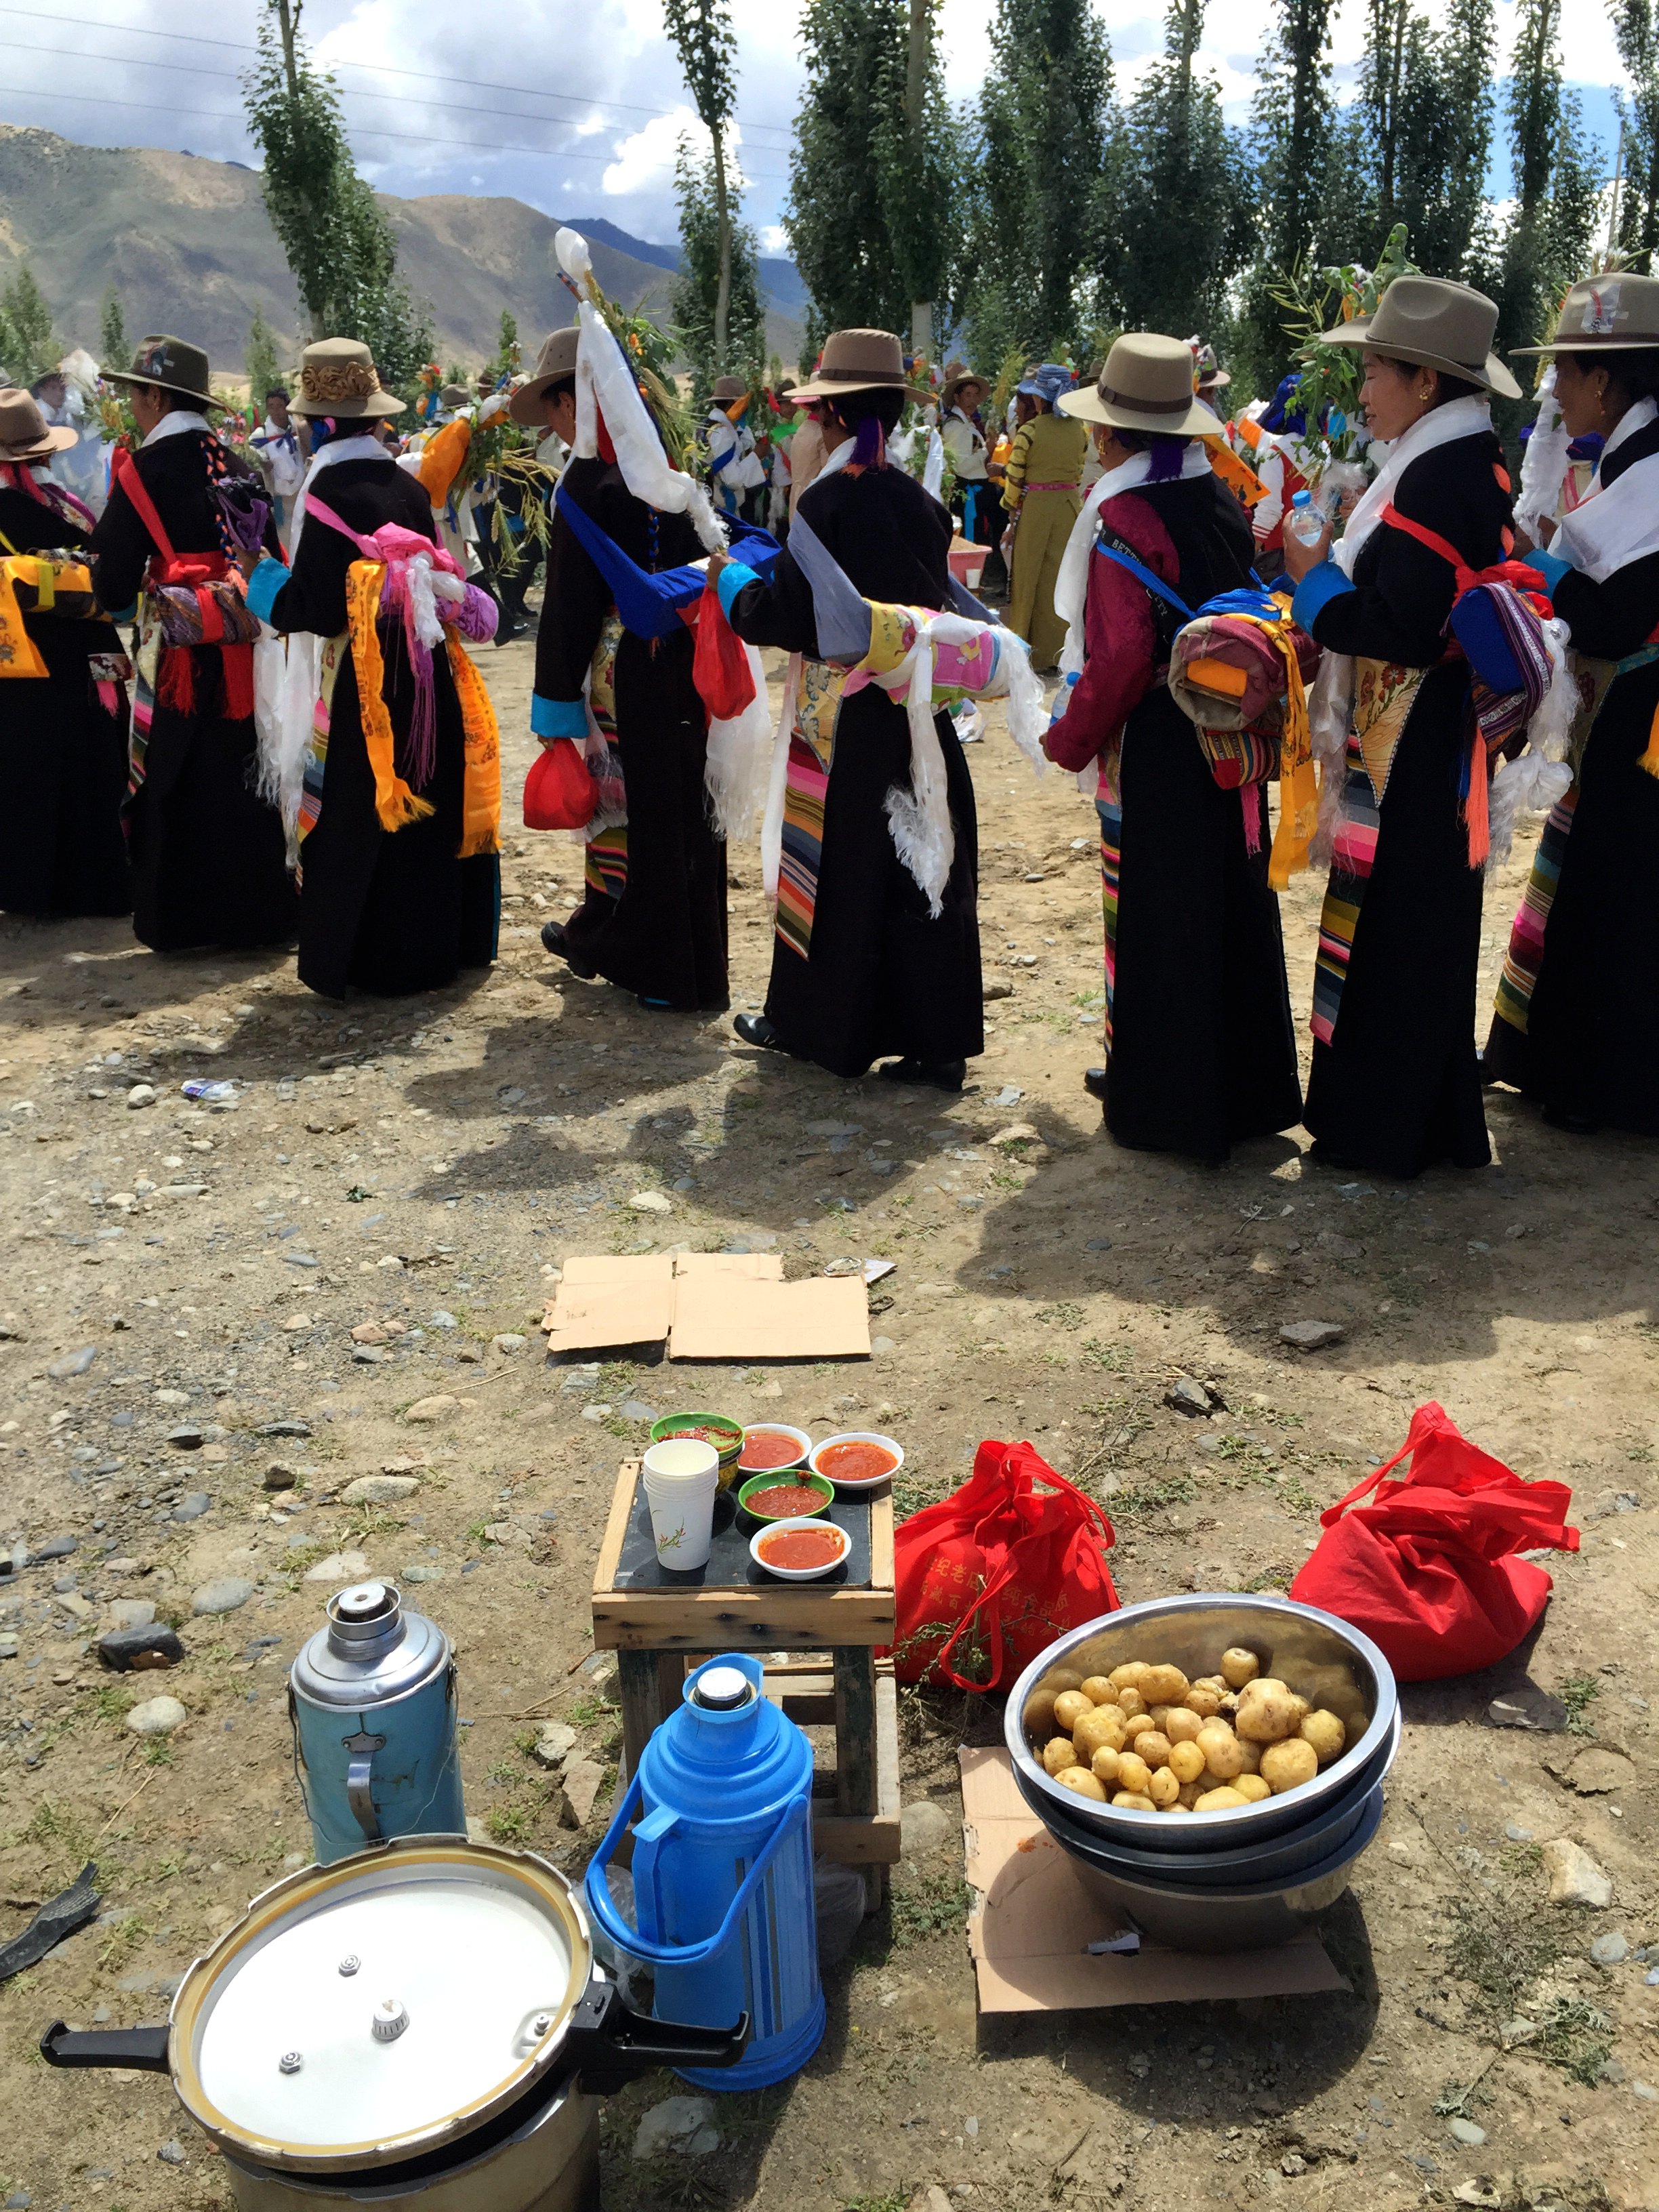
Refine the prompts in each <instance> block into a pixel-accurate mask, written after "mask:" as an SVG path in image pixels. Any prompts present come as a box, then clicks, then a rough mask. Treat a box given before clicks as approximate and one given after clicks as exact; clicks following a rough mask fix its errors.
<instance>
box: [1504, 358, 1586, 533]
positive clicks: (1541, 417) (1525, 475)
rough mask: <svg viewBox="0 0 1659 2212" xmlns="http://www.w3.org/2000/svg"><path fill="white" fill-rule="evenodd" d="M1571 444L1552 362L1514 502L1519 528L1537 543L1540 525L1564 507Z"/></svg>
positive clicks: (1540, 389) (1543, 381) (1542, 383)
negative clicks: (1518, 494)
mask: <svg viewBox="0 0 1659 2212" xmlns="http://www.w3.org/2000/svg"><path fill="white" fill-rule="evenodd" d="M1571 442H1572V441H1571V439H1570V438H1569V437H1568V435H1567V426H1566V424H1565V422H1563V421H1562V420H1561V410H1560V408H1559V405H1558V404H1557V403H1556V398H1555V363H1554V362H1551V363H1550V365H1549V367H1548V368H1547V369H1546V370H1545V371H1544V374H1543V376H1542V378H1541V380H1540V383H1539V386H1538V412H1537V414H1536V415H1535V416H1534V418H1533V425H1532V435H1531V437H1530V438H1528V441H1527V449H1526V451H1525V453H1522V456H1521V492H1520V496H1519V497H1518V498H1517V499H1516V502H1515V520H1516V528H1517V529H1520V530H1524V531H1525V532H1526V533H1527V535H1528V538H1531V539H1532V541H1533V543H1534V544H1537V543H1538V526H1539V524H1540V523H1541V521H1543V520H1545V519H1546V517H1547V518H1548V520H1550V521H1552V522H1553V521H1554V520H1555V510H1556V508H1557V507H1559V505H1560V504H1561V487H1562V485H1563V484H1564V483H1565V482H1566V480H1567V447H1569V446H1570V445H1571Z"/></svg>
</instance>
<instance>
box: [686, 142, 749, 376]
mask: <svg viewBox="0 0 1659 2212" xmlns="http://www.w3.org/2000/svg"><path fill="white" fill-rule="evenodd" d="M674 189H675V193H676V196H677V197H678V201H679V208H680V263H681V274H680V276H678V279H677V280H676V283H675V286H674V297H673V319H674V341H675V343H676V344H677V345H678V348H679V350H680V351H681V353H683V354H684V356H685V358H686V361H687V362H688V363H689V364H690V370H691V397H692V400H693V403H694V408H695V411H696V414H697V416H699V417H701V416H702V412H703V410H704V408H705V407H706V405H707V404H708V394H709V392H710V390H711V388H712V387H713V385H714V379H715V378H716V377H717V376H723V375H725V374H727V373H728V372H729V373H731V374H734V375H739V376H748V375H750V374H752V372H753V371H754V370H755V369H756V368H757V366H758V364H759V363H760V362H761V361H762V359H763V357H764V355H765V351H766V316H765V311H764V309H763V307H762V304H761V296H760V265H759V263H760V247H759V244H758V241H757V239H756V237H755V234H754V231H753V230H752V229H751V228H750V226H749V225H748V224H747V223H745V222H736V223H734V222H727V224H726V227H725V228H724V230H722V227H721V223H720V194H719V190H718V184H717V179H716V178H715V174H714V164H713V162H712V161H699V159H698V158H697V155H696V153H695V152H694V151H693V149H692V148H691V147H690V144H689V143H687V141H686V140H684V139H682V140H681V141H680V148H679V152H678V155H677V157H676V159H675V163H674ZM728 214H729V202H728ZM722 247H724V252H725V255H726V261H725V270H726V332H725V337H724V342H723V343H722V341H721V338H720V335H719V334H718V333H717V331H716V329H715V324H714V309H715V304H716V301H718V299H719V297H720V273H721V252H722Z"/></svg>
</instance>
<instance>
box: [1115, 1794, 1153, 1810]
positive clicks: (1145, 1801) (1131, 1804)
mask: <svg viewBox="0 0 1659 2212" xmlns="http://www.w3.org/2000/svg"><path fill="white" fill-rule="evenodd" d="M1112 1802H1113V1804H1114V1805H1119V1806H1121V1807H1122V1808H1124V1810H1125V1811H1126V1812H1130V1813H1156V1812H1157V1810H1158V1808H1157V1806H1156V1805H1154V1804H1153V1802H1152V1799H1151V1798H1150V1797H1147V1796H1143V1795H1142V1794H1141V1792H1140V1791H1139V1790H1119V1791H1118V1793H1117V1795H1116V1796H1115V1797H1114V1798H1113V1800H1112Z"/></svg>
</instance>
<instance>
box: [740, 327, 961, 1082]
mask: <svg viewBox="0 0 1659 2212" xmlns="http://www.w3.org/2000/svg"><path fill="white" fill-rule="evenodd" d="M905 390H906V387H905V386H904V372H903V365H902V355H901V351H900V348H899V342H898V340H897V339H896V337H890V335H889V334H887V333H886V332H883V331H837V332H836V333H835V334H833V335H832V336H831V337H830V338H829V342H828V343H827V345H826V347H825V349H824V355H823V368H822V369H821V370H820V372H819V374H818V375H817V378H816V380H814V381H813V382H812V383H811V385H809V386H803V387H801V389H800V390H799V391H798V392H797V393H796V395H795V396H796V397H797V398H811V399H816V400H817V401H819V402H821V403H822V413H821V416H820V420H821V421H822V423H823V433H824V443H825V446H826V447H827V448H828V450H829V461H828V463H827V464H826V465H825V467H824V469H823V471H822V472H821V473H820V474H819V475H818V476H817V477H816V478H815V479H814V480H813V482H812V483H811V484H810V485H809V486H808V488H807V489H806V490H805V492H804V493H803V494H802V495H801V500H800V504H799V508H798V510H797V521H798V524H799V523H804V524H805V525H806V526H807V527H808V529H809V531H810V532H811V535H812V536H813V537H814V538H816V539H817V542H818V544H820V545H821V546H823V549H824V550H826V551H827V552H828V553H829V555H831V556H833V558H834V559H835V561H836V562H838V563H839V565H840V567H841V568H842V570H843V571H844V572H845V574H846V576H847V577H848V580H850V581H851V583H852V585H853V586H854V590H855V591H856V592H858V593H860V594H861V595H862V597H863V598H864V599H868V600H873V601H877V602H881V603H884V604H886V605H893V606H916V607H931V608H948V607H949V606H950V605H951V585H950V572H949V564H948V562H947V560H946V554H947V551H948V550H949V547H950V544H951V518H950V516H949V515H948V514H947V513H946V512H945V509H944V508H943V507H941V506H940V505H939V501H937V500H936V499H934V498H933V496H932V495H930V494H929V493H927V492H926V491H924V490H923V489H922V487H921V484H919V483H917V482H916V481H915V478H914V477H909V476H908V475H906V474H905V472H904V471H902V470H901V469H896V468H892V467H890V466H889V465H887V461H886V454H885V437H886V434H887V433H889V432H890V431H891V429H892V428H893V427H894V425H895V424H896V422H897V420H898V417H899V414H900V412H901V410H902V406H903V404H904V398H905ZM801 552H802V547H801V544H800V541H799V538H798V536H797V534H796V532H795V531H794V530H792V532H791V543H790V544H789V545H788V546H786V547H785V549H784V550H783V552H782V554H781V556H779V559H778V561H777V563H776V565H775V569H774V571H773V580H772V582H771V583H770V584H767V583H764V582H763V581H762V580H760V579H759V578H758V577H757V576H755V575H753V574H750V571H748V570H747V569H745V568H743V567H741V566H740V565H739V564H738V563H736V562H733V563H731V564H729V565H727V566H726V568H724V571H723V573H722V574H720V598H721V600H722V602H723V603H724V604H725V605H726V612H727V615H728V617H729V618H730V620H731V623H732V628H733V629H735V630H736V631H737V633H738V635H739V636H740V637H742V638H744V639H746V640H747V641H748V642H749V643H750V644H751V645H762V646H763V645H771V646H781V647H783V648H784V649H785V650H786V651H787V652H788V653H793V654H798V655H799V656H800V659H799V671H798V674H797V677H796V679H795V714H794V722H793V728H792V730H791V732H790V736H789V760H788V785H787V793H786V799H785V809H784V822H783V844H782V855H781V869H780V873H779V880H778V900H777V923H776V934H775V941H774V945H773V951H772V975H771V981H770V985H769V988H768V991H767V996H766V1010H765V1012H764V1014H763V1015H762V1016H759V1017H756V1016H753V1015H748V1014H740V1015H739V1016H738V1018H737V1021H736V1024H735V1027H736V1030H737V1033H738V1036H740V1037H742V1038H743V1039H744V1042H747V1043H751V1044H759V1045H765V1046H770V1047H774V1048H776V1049H779V1050H781V1051H784V1052H789V1053H793V1054H795V1055H796V1056H797V1057H798V1058H799V1059H802V1060H816V1061H817V1063H818V1065H819V1066H821V1067H826V1068H828V1069H829V1072H830V1073H831V1074H832V1075H843V1076H860V1075H862V1074H864V1073H865V1072H866V1069H867V1068H868V1067H869V1066H870V1064H871V1062H872V1060H877V1059H878V1058H880V1057H881V1056H882V1055H883V1054H896V1055H897V1057H896V1059H894V1060H890V1061H888V1062H887V1063H886V1064H885V1065H884V1066H883V1067H882V1069H881V1073H882V1074H883V1075H885V1076H890V1077H891V1078H893V1079H896V1080H897V1081H902V1082H919V1083H928V1084H933V1085H936V1086H937V1087H938V1088H939V1089H941V1090H945V1091H959V1090H960V1089H961V1088H962V1084H963V1075H964V1073H965V1071H966V1064H967V1061H968V1060H969V1059H970V1058H971V1057H972V1056H973V1055H975V1054H977V1053H980V1052H982V1051H983V1050H984V1048H985V1033H984V1028H983V1020H982V1009H981V981H980V959H979V924H978V876H979V852H978V824H977V821H976V818H975V809H974V789H973V785H972V782H971V781H970V780H969V774H968V765H967V762H966V761H965V759H964V758H963V751H962V746H961V744H960V743H959V742H958V740H957V735H956V732H955V729H954V727H953V726H952V725H951V718H950V716H949V715H948V714H944V713H939V714H935V715H934V717H933V726H934V728H935V730H936V731H937V732H938V733H939V746H940V749H941V750H942V752H943V755H944V760H945V793H946V799H947V802H948V806H949V813H950V823H951V833H952V856H951V865H950V872H949V876H948V878H947V880H946V881H945V884H944V886H943V890H942V891H941V893H940V910H939V914H938V915H933V913H932V912H931V909H930V902H929V900H928V898H927V895H926V894H925V893H924V892H923V891H922V890H921V889H920V887H919V886H918V884H917V883H916V881H915V878H914V877H913V876H912V874H911V872H910V871H909V869H908V867H907V866H905V864H904V862H903V861H902V860H901V859H900V857H899V854H898V852H897V850H896V847H895V845H894V842H893V834H892V830H891V828H890V824H889V822H888V817H887V798H888V793H890V792H891V791H892V790H894V789H895V788H898V789H899V790H901V791H907V790H908V788H909V787H910V784H911V779H912V763H911V740H910V729H909V724H908V720H907V717H906V713H905V709H904V708H903V707H902V705H901V704H900V703H899V702H897V701H896V700H894V699H891V698H890V697H889V696H888V695H887V693H886V692H885V691H884V690H882V689H881V688H880V686H879V685H878V684H866V685H865V686H864V687H863V688H862V689H857V690H854V691H853V692H852V693H851V694H850V696H849V695H848V693H847V690H846V686H847V680H848V671H847V670H846V669H845V668H844V667H842V666H839V665H835V664H833V663H830V662H828V661H825V660H823V659H820V658H819V645H818V637H817V622H816V618H815V611H814V605H813V596H812V588H811V585H810V584H809V582H808V580H807V578H806V575H805V573H804V572H803V570H802V568H801V567H800V565H799V556H800V555H801ZM714 565H715V566H716V567H718V566H719V565H720V564H719V563H715V564H714Z"/></svg>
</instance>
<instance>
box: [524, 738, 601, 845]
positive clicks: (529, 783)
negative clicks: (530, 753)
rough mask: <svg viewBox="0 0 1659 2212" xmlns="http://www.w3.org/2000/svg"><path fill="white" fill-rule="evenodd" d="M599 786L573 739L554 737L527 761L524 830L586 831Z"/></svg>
mask: <svg viewBox="0 0 1659 2212" xmlns="http://www.w3.org/2000/svg"><path fill="white" fill-rule="evenodd" d="M598 804H599V786H598V785H597V784H596V783H595V782H594V781H593V779H592V775H590V774H589V773H588V767H587V763H586V760H585V759H584V758H583V757H582V749H581V746H580V744H578V743H577V741H576V739H575V738H554V740H553V742H552V744H548V745H544V746H543V747H542V749H541V751H540V753H539V754H538V756H537V757H536V758H535V759H534V760H533V761H532V762H531V763H530V773H529V775H527V776H526V778H525V780H524V826H525V828H526V829H586V827H587V825H588V823H590V822H591V821H592V819H593V809H594V808H595V806H597V805H598Z"/></svg>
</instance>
